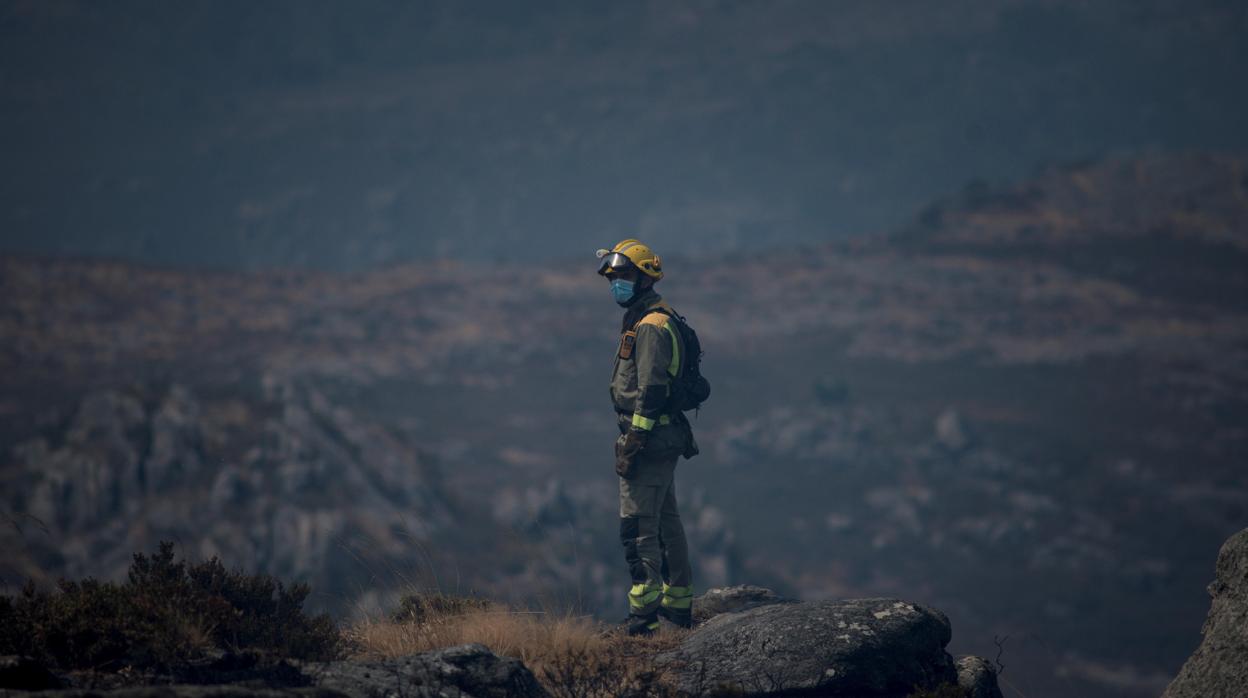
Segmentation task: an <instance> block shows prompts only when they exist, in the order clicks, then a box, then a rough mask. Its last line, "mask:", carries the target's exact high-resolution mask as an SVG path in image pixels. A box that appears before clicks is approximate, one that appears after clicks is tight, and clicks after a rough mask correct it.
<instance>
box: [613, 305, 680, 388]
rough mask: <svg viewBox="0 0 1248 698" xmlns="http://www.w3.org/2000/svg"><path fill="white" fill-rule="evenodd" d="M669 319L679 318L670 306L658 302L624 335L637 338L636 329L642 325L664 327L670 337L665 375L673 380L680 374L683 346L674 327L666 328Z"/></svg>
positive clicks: (630, 348)
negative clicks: (669, 349)
mask: <svg viewBox="0 0 1248 698" xmlns="http://www.w3.org/2000/svg"><path fill="white" fill-rule="evenodd" d="M669 317H670V318H680V316H679V315H677V314H676V311H675V310H672V306H670V305H668V304H667V303H666V302H664V301H659V302H658V303H655V304H654V306H653V307H651V308H649V309H648V310H646V314H645V315H643V316H642V318H641V319H640V320H638V321H637V324H635V325H633V330H632V332H629V333H625V334H631V335H633V337H634V338H635V337H636V336H637V328H639V327H641V326H642V325H654V326H655V327H666V329H667V333H668V334H669V335H671V337H672V362H671V363H670V364H668V366H667V373H668V375H670V376H671V377H672V378H675V377H676V376H677V375H679V374H680V367H681V365H682V363H683V362H682V361H681V358H682V357H681V348H682V346H683V342H682V340H681V337H680V330H678V329H676V327H674V326H672V327H667V324H668V318H669ZM629 353H630V354H631V353H632V347H631V345H630V346H629Z"/></svg>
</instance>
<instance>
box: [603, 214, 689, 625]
mask: <svg viewBox="0 0 1248 698" xmlns="http://www.w3.org/2000/svg"><path fill="white" fill-rule="evenodd" d="M598 256H599V258H600V259H601V260H602V263H601V265H600V266H599V267H598V273H599V274H601V275H602V276H605V277H606V278H607V280H608V281H610V282H611V295H612V297H613V298H614V299H615V302H616V303H618V304H619V305H620V306H622V307H624V308H626V312H625V313H624V322H623V324H622V325H621V326H620V333H621V334H620V343H619V347H618V348H617V350H616V355H615V372H614V374H613V375H612V377H611V401H612V403H614V406H615V411H616V413H617V414H618V416H619V427H620V437H619V438H618V439H617V440H616V442H615V471H616V473H617V474H618V475H619V476H620V541H621V542H622V543H623V544H624V559H625V560H626V561H627V562H628V569H629V573H630V575H631V576H632V586H631V587H630V588H629V591H628V609H629V615H628V621H627V625H628V633H629V634H630V635H649V634H652V633H653V632H654V631H655V630H656V629H658V627H659V616H660V615H662V616H663V617H664V618H667V619H668V620H670V621H671V622H673V623H675V624H677V625H679V626H681V627H685V628H688V627H690V626H691V625H692V624H693V617H692V613H691V611H692V602H693V587H692V579H691V575H690V570H689V552H688V547H687V545H686V542H685V529H684V526H682V525H681V523H680V512H679V511H677V509H676V484H675V473H676V461H677V459H678V458H679V457H680V456H681V455H684V456H685V457H686V458H690V457H692V456H693V455H695V454H696V453H697V445H696V444H695V443H694V440H693V431H692V429H691V428H690V426H689V420H688V419H687V418H686V417H685V416H684V414H683V413H682V412H681V411H680V409H679V408H678V406H676V405H672V404H671V402H672V400H671V397H672V392H673V388H674V387H675V381H676V379H677V377H678V376H680V375H681V373H680V371H681V368H682V361H684V360H686V359H685V357H686V352H685V346H684V344H685V342H684V340H683V339H682V335H681V332H680V331H679V328H678V327H677V325H676V323H677V322H678V318H679V316H677V315H676V314H675V312H674V311H673V310H672V308H671V306H669V305H668V304H667V303H665V302H664V301H663V299H662V298H661V297H660V296H659V294H658V293H656V292H655V291H654V284H655V282H657V281H658V280H659V279H662V278H663V267H662V263H661V262H660V260H659V257H658V255H656V254H655V253H654V252H653V251H652V250H651V249H650V248H649V247H647V246H646V245H644V244H642V243H640V242H638V241H637V240H631V239H630V240H624V241H622V242H620V243H619V244H617V245H616V246H615V247H613V248H612V249H610V250H599V251H598Z"/></svg>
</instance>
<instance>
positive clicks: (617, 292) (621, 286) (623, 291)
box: [611, 279, 636, 305]
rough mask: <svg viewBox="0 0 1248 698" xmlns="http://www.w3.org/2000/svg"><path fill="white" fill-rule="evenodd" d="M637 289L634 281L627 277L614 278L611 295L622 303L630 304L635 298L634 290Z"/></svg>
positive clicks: (617, 301)
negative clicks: (628, 279)
mask: <svg viewBox="0 0 1248 698" xmlns="http://www.w3.org/2000/svg"><path fill="white" fill-rule="evenodd" d="M635 290H636V288H635V287H634V284H633V282H632V281H627V280H625V279H612V281H611V297H612V298H614V299H615V302H616V303H619V304H620V305H628V304H629V303H631V302H632V300H633V292H634V291H635Z"/></svg>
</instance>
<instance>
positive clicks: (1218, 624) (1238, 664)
mask: <svg viewBox="0 0 1248 698" xmlns="http://www.w3.org/2000/svg"><path fill="white" fill-rule="evenodd" d="M1209 595H1210V596H1211V597H1213V603H1212V605H1211V607H1210V608H1209V615H1208V616H1207V617H1206V618H1205V626H1204V628H1203V629H1202V630H1201V634H1202V635H1203V636H1204V639H1203V640H1202V641H1201V643H1200V646H1199V647H1197V648H1196V651H1195V652H1194V653H1192V656H1191V657H1189V658H1188V660H1187V662H1186V663H1185V664H1184V665H1183V668H1182V669H1181V670H1180V671H1179V675H1178V676H1177V677H1176V678H1175V679H1174V681H1172V682H1171V683H1170V686H1169V687H1167V688H1166V692H1165V694H1163V695H1164V698H1189V697H1190V698H1196V697H1197V696H1200V697H1201V698H1217V697H1218V696H1228V697H1231V696H1242V695H1244V687H1245V686H1246V685H1248V632H1245V630H1244V629H1245V628H1248V529H1244V530H1243V531H1240V532H1239V533H1236V534H1235V535H1233V536H1231V537H1230V539H1229V540H1227V541H1226V543H1224V544H1223V545H1222V550H1221V552H1219V553H1218V565H1217V574H1216V577H1215V578H1214V581H1213V583H1212V584H1210V585H1209Z"/></svg>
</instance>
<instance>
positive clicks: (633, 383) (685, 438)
mask: <svg viewBox="0 0 1248 698" xmlns="http://www.w3.org/2000/svg"><path fill="white" fill-rule="evenodd" d="M656 307H665V308H669V309H670V306H668V305H667V304H666V303H664V302H663V299H662V297H661V296H659V294H658V293H656V292H655V291H654V289H650V290H648V291H646V293H645V294H644V295H642V296H641V297H640V298H638V299H637V301H636V302H635V303H634V304H633V305H632V306H631V307H630V308H629V310H628V312H627V313H625V314H624V321H623V324H622V326H621V329H620V342H619V344H618V345H617V346H616V352H615V369H614V371H613V373H612V376H611V402H612V403H613V404H614V406H615V411H616V412H617V413H618V414H619V415H620V427H621V431H623V430H624V429H626V428H627V427H628V426H634V427H637V428H639V429H644V430H647V431H651V438H650V439H649V445H647V447H646V450H647V451H652V452H654V453H655V455H657V452H658V451H668V450H674V451H676V452H677V455H679V454H680V453H682V452H685V451H686V450H687V448H686V447H687V446H688V444H689V443H691V442H692V438H693V434H692V431H691V430H690V429H689V421H688V420H687V419H686V418H685V416H684V415H683V414H681V413H679V412H676V413H675V414H671V413H669V412H668V411H667V409H666V408H667V402H668V396H669V395H670V394H671V383H672V380H673V379H674V378H675V377H676V376H677V375H679V372H680V368H681V364H680V362H681V359H682V357H683V356H684V343H683V342H682V340H681V337H680V331H679V330H678V329H677V328H676V326H675V325H674V324H673V321H672V320H671V318H669V317H668V316H667V315H664V314H663V313H659V312H654V311H653V309H654V308H656ZM639 323H640V324H639ZM634 327H635V328H636V329H635V330H634ZM634 332H635V335H634Z"/></svg>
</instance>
